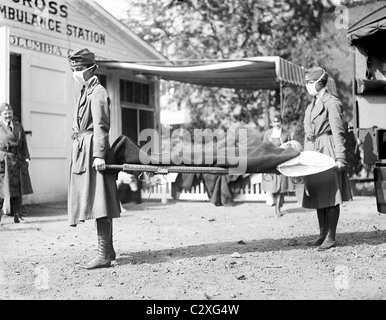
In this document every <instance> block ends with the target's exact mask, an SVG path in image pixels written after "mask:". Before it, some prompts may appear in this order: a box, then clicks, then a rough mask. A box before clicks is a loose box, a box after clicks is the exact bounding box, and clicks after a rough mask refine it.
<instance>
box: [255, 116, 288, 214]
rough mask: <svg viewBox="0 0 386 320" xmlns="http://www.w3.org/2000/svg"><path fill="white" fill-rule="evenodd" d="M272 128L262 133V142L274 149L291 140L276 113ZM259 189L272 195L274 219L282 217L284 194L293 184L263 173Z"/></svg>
mask: <svg viewBox="0 0 386 320" xmlns="http://www.w3.org/2000/svg"><path fill="white" fill-rule="evenodd" d="M272 125H273V128H272V129H269V130H267V131H266V132H265V133H264V138H263V142H266V141H270V142H272V143H273V144H274V145H275V146H276V147H280V146H281V145H282V144H284V143H286V142H288V141H290V140H291V135H290V133H289V132H288V131H287V130H285V129H284V128H283V127H282V117H281V115H280V113H276V114H275V116H274V118H273V121H272ZM261 188H262V189H263V190H264V191H265V192H267V193H268V195H272V198H273V204H274V206H275V213H276V217H277V218H278V217H280V216H282V213H281V207H282V206H283V203H284V193H285V192H288V191H291V189H292V188H293V184H292V182H291V181H290V179H289V178H288V177H285V176H283V175H281V174H275V173H264V174H263V181H262V184H261Z"/></svg>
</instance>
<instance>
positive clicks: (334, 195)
mask: <svg viewBox="0 0 386 320" xmlns="http://www.w3.org/2000/svg"><path fill="white" fill-rule="evenodd" d="M305 80H306V88H307V91H308V93H309V94H310V95H311V96H312V97H313V99H312V103H311V104H310V105H308V107H307V109H306V112H305V116H304V131H305V140H304V150H305V151H317V152H320V153H323V154H326V155H328V156H330V157H332V158H333V159H335V161H336V167H335V168H333V169H331V170H329V171H326V172H323V173H320V174H315V175H311V176H307V177H305V192H304V197H303V207H305V208H311V209H316V212H317V217H318V222H319V232H320V233H319V237H318V238H317V239H315V241H313V242H310V243H309V245H313V246H318V250H320V251H322V250H328V249H330V248H333V247H335V246H336V238H335V236H336V229H337V225H338V221H339V215H340V205H341V204H342V202H343V201H349V200H351V199H352V195H351V190H350V185H349V182H348V178H347V174H346V171H345V167H346V148H345V129H344V124H343V108H342V105H341V103H340V101H339V100H338V99H337V98H336V97H334V96H333V95H331V94H330V92H329V91H328V89H327V81H328V74H327V73H326V71H325V70H324V69H322V68H319V67H314V68H312V69H309V70H307V71H306V78H305Z"/></svg>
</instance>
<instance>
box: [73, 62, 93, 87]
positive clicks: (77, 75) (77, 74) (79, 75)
mask: <svg viewBox="0 0 386 320" xmlns="http://www.w3.org/2000/svg"><path fill="white" fill-rule="evenodd" d="M92 68H94V66H91V67H90V68H87V69H85V70H83V71H74V72H73V73H72V77H73V78H74V79H75V81H76V82H78V83H79V84H80V85H85V84H86V83H87V81H86V80H85V79H84V74H85V72H87V71H89V70H90V69H92Z"/></svg>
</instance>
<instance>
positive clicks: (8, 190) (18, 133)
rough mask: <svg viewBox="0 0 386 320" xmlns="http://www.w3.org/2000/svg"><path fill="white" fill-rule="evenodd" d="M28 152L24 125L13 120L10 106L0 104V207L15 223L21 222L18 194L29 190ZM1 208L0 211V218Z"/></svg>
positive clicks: (20, 203)
mask: <svg viewBox="0 0 386 320" xmlns="http://www.w3.org/2000/svg"><path fill="white" fill-rule="evenodd" d="M29 161H30V154H29V151H28V146H27V139H26V136H25V132H24V129H23V127H22V125H21V124H20V123H19V122H18V121H14V115H13V109H12V106H11V105H9V104H8V103H3V104H1V106H0V207H1V209H2V211H3V213H4V214H6V215H9V216H13V219H14V222H15V223H20V222H23V218H22V214H21V212H22V196H23V195H27V194H31V193H33V190H32V185H31V180H30V176H29V172H28V165H29V164H28V163H29ZM1 215H2V212H0V220H1Z"/></svg>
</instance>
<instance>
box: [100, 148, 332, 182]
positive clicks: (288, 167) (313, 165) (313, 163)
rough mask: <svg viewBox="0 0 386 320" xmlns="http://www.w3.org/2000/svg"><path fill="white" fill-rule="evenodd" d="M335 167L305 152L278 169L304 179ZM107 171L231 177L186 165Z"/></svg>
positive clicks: (224, 172)
mask: <svg viewBox="0 0 386 320" xmlns="http://www.w3.org/2000/svg"><path fill="white" fill-rule="evenodd" d="M334 167H335V160H334V159H332V158H331V157H329V156H327V155H324V154H321V153H319V152H315V151H303V152H300V154H299V155H298V156H296V157H294V158H292V159H290V160H287V161H284V162H282V163H281V164H279V165H278V166H277V167H276V170H277V171H278V173H281V174H283V175H285V176H287V177H290V178H295V177H303V176H308V175H313V174H317V173H321V172H324V171H327V170H330V169H332V168H334ZM106 169H107V170H109V171H114V172H120V171H123V172H143V173H152V174H154V175H168V174H169V173H192V174H198V173H201V174H213V175H229V174H230V168H227V167H221V166H216V167H210V166H209V167H208V166H184V165H178V166H176V165H173V166H170V165H143V164H122V165H107V166H106ZM274 171H275V170H272V169H269V170H259V169H257V170H255V171H251V170H248V171H247V172H245V173H249V174H254V173H273V172H274Z"/></svg>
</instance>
